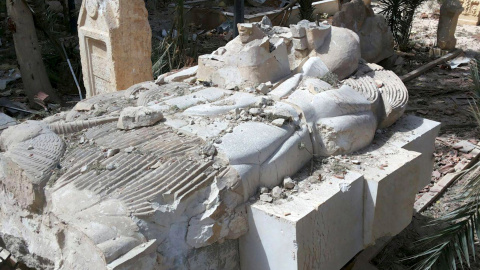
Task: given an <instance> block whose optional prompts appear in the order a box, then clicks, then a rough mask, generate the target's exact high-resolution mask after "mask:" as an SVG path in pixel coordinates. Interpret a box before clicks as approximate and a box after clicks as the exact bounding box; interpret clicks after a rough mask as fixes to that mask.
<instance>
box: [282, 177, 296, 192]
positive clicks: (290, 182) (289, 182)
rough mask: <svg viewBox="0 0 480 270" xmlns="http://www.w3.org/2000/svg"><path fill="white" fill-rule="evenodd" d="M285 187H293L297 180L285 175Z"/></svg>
mask: <svg viewBox="0 0 480 270" xmlns="http://www.w3.org/2000/svg"><path fill="white" fill-rule="evenodd" d="M283 187H284V188H286V189H293V188H294V187H295V182H294V181H293V180H292V178H290V177H285V179H283Z"/></svg>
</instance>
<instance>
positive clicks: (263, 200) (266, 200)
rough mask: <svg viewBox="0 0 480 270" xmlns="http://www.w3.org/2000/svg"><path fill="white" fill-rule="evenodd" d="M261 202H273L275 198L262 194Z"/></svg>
mask: <svg viewBox="0 0 480 270" xmlns="http://www.w3.org/2000/svg"><path fill="white" fill-rule="evenodd" d="M260 200H261V201H262V202H267V203H271V202H273V198H272V196H271V195H270V194H261V195H260Z"/></svg>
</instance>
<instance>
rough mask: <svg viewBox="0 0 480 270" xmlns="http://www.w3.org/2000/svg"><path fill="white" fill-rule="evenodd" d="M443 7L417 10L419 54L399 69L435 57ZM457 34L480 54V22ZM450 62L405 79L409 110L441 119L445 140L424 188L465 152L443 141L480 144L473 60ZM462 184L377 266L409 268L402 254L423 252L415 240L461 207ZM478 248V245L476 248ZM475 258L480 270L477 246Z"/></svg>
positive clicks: (417, 219) (460, 43)
mask: <svg viewBox="0 0 480 270" xmlns="http://www.w3.org/2000/svg"><path fill="white" fill-rule="evenodd" d="M439 8H440V6H439V5H438V4H437V3H436V2H427V3H425V4H424V5H423V6H422V7H421V8H420V9H419V10H418V11H417V14H416V17H415V21H414V24H413V29H412V42H413V43H414V45H413V47H414V49H413V50H412V53H414V54H415V56H414V57H405V59H404V60H405V65H404V67H403V69H402V70H401V71H400V74H405V73H407V72H409V71H411V70H414V69H415V68H416V67H419V66H421V65H423V64H425V63H427V62H429V61H431V59H430V58H429V57H428V51H429V48H430V47H432V46H434V45H435V44H436V31H437V25H438V17H439ZM456 37H457V48H460V49H462V50H464V52H465V56H467V57H471V58H477V59H479V56H480V42H479V41H480V26H472V25H458V27H457V31H456ZM445 67H446V66H445V65H440V66H437V67H435V68H433V69H431V70H430V71H428V72H427V73H425V74H423V75H422V76H420V77H419V78H417V79H414V80H412V81H410V82H408V83H407V84H406V86H407V88H408V90H409V93H410V101H409V104H408V107H407V110H406V113H407V114H414V115H417V116H420V117H424V118H428V119H432V120H435V121H438V122H441V123H442V128H441V131H440V138H439V139H440V140H437V141H436V143H435V145H436V153H435V165H434V166H435V167H434V173H433V175H432V182H431V184H430V185H429V186H427V187H425V189H424V190H422V192H426V191H428V189H429V188H430V186H433V184H434V183H435V182H436V181H438V180H439V178H440V177H441V176H443V173H442V171H444V170H442V169H444V168H446V167H447V166H448V164H455V163H456V162H458V161H459V160H460V159H461V158H462V156H463V155H462V154H461V153H459V152H458V151H457V150H454V149H452V147H450V146H447V145H445V144H444V143H442V141H447V142H450V143H454V142H457V141H458V140H460V139H463V140H469V141H471V142H473V143H477V142H478V141H477V140H478V138H479V134H480V130H479V128H478V126H477V124H476V122H475V120H474V118H473V117H472V114H471V112H470V102H472V99H471V90H472V87H473V81H472V79H471V76H470V69H469V67H468V65H464V66H460V67H458V68H456V69H453V70H449V69H448V68H445ZM463 183H464V180H462V179H460V180H458V181H457V182H456V183H455V184H454V185H452V186H451V187H450V188H449V189H448V190H447V192H446V193H445V194H444V195H443V196H442V197H441V198H440V199H439V200H438V201H436V202H435V203H434V204H433V205H432V206H431V207H429V208H427V210H425V211H424V212H422V213H418V214H416V215H415V216H414V218H413V221H412V223H411V224H410V226H408V227H407V228H406V229H405V230H404V231H403V232H402V233H400V234H399V235H397V236H396V237H394V238H393V240H392V241H391V242H390V243H389V244H388V245H387V246H386V247H385V248H384V249H383V251H382V252H381V253H380V254H378V256H377V257H376V258H375V259H374V260H373V263H374V264H375V265H376V266H377V268H378V269H381V270H403V269H409V267H411V266H412V265H413V263H414V262H413V261H403V260H402V259H404V258H406V257H409V256H411V255H414V254H417V253H418V252H419V251H421V249H419V247H418V245H417V244H416V243H415V242H416V241H417V240H419V239H420V238H422V237H423V236H425V235H427V234H429V233H431V232H434V231H435V230H437V229H438V228H436V227H431V226H426V225H428V223H429V222H430V221H431V220H432V219H434V218H437V217H440V216H442V215H444V214H445V213H448V212H449V211H452V210H453V209H455V208H456V207H457V206H458V202H453V201H452V200H453V199H454V198H455V197H456V196H457V195H458V193H459V191H460V190H461V187H462V184H463ZM422 192H421V193H422ZM421 193H420V194H421ZM479 247H480V246H478V245H477V248H479ZM476 257H477V261H476V262H474V263H473V264H472V266H471V268H470V269H480V262H479V260H478V258H480V253H479V252H478V250H477V253H476ZM466 269H468V268H466Z"/></svg>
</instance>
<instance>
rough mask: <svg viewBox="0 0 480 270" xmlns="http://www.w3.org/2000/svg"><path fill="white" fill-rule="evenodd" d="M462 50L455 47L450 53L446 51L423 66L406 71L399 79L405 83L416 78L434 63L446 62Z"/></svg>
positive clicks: (433, 65) (434, 64)
mask: <svg viewBox="0 0 480 270" xmlns="http://www.w3.org/2000/svg"><path fill="white" fill-rule="evenodd" d="M462 52H463V51H462V50H461V49H456V50H455V51H453V52H451V53H448V54H446V55H444V56H442V57H440V58H438V59H436V60H433V61H432V62H430V63H428V64H426V65H424V66H421V67H419V68H417V69H415V70H414V71H412V72H410V73H408V74H405V75H403V76H401V77H400V79H402V81H403V82H404V83H405V82H408V81H411V80H413V79H415V78H417V77H418V76H420V75H422V74H423V73H425V72H426V71H428V70H430V69H432V68H433V67H435V66H436V65H438V64H440V63H443V62H446V61H448V60H450V59H453V58H455V57H457V56H458V55H460V54H461V53H462Z"/></svg>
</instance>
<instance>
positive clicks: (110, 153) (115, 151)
mask: <svg viewBox="0 0 480 270" xmlns="http://www.w3.org/2000/svg"><path fill="white" fill-rule="evenodd" d="M118 153H120V149H108V150H107V153H106V154H105V156H106V157H107V158H111V157H113V156H115V155H116V154H118Z"/></svg>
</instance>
